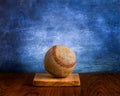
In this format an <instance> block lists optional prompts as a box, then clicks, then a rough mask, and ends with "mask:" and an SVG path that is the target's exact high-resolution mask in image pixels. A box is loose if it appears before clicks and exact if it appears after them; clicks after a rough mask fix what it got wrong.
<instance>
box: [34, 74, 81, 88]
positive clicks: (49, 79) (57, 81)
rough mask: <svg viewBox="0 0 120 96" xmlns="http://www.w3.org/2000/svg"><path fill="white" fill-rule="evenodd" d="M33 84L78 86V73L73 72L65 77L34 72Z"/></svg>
mask: <svg viewBox="0 0 120 96" xmlns="http://www.w3.org/2000/svg"><path fill="white" fill-rule="evenodd" d="M33 85H34V86H80V77H79V74H77V73H73V74H70V75H69V76H67V77H66V78H55V77H53V76H52V75H50V74H48V73H36V74H35V77H34V79H33Z"/></svg>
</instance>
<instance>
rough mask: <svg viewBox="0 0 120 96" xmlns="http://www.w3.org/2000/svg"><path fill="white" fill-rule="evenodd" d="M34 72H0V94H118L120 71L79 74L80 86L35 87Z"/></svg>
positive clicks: (116, 95) (119, 90) (111, 95)
mask: <svg viewBox="0 0 120 96" xmlns="http://www.w3.org/2000/svg"><path fill="white" fill-rule="evenodd" d="M34 75H35V74H34V73H0V96H120V73H114V74H113V73H109V74H105V73H86V74H80V77H81V87H35V86H33V85H32V80H33V77H34Z"/></svg>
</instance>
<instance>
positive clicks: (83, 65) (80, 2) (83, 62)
mask: <svg viewBox="0 0 120 96" xmlns="http://www.w3.org/2000/svg"><path fill="white" fill-rule="evenodd" d="M56 44H57V45H58V44H62V45H66V46H68V47H70V48H71V49H73V50H74V51H75V53H76V55H77V66H76V68H75V72H118V71H119V72H120V0H0V71H9V72H11V71H12V72H19V71H20V72H43V71H45V69H44V65H43V64H44V63H43V59H44V55H45V53H46V51H47V50H48V49H49V48H50V47H51V46H53V45H56Z"/></svg>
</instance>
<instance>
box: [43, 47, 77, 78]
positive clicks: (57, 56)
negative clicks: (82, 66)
mask: <svg viewBox="0 0 120 96" xmlns="http://www.w3.org/2000/svg"><path fill="white" fill-rule="evenodd" d="M75 65H76V55H75V53H74V52H73V50H71V49H70V48H68V47H66V46H64V45H55V46H53V47H52V48H50V49H49V50H48V51H47V53H46V55H45V58H44V67H45V69H46V70H47V72H48V73H50V74H51V75H53V76H54V77H67V76H68V75H69V74H70V73H72V72H73V70H74V68H75Z"/></svg>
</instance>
